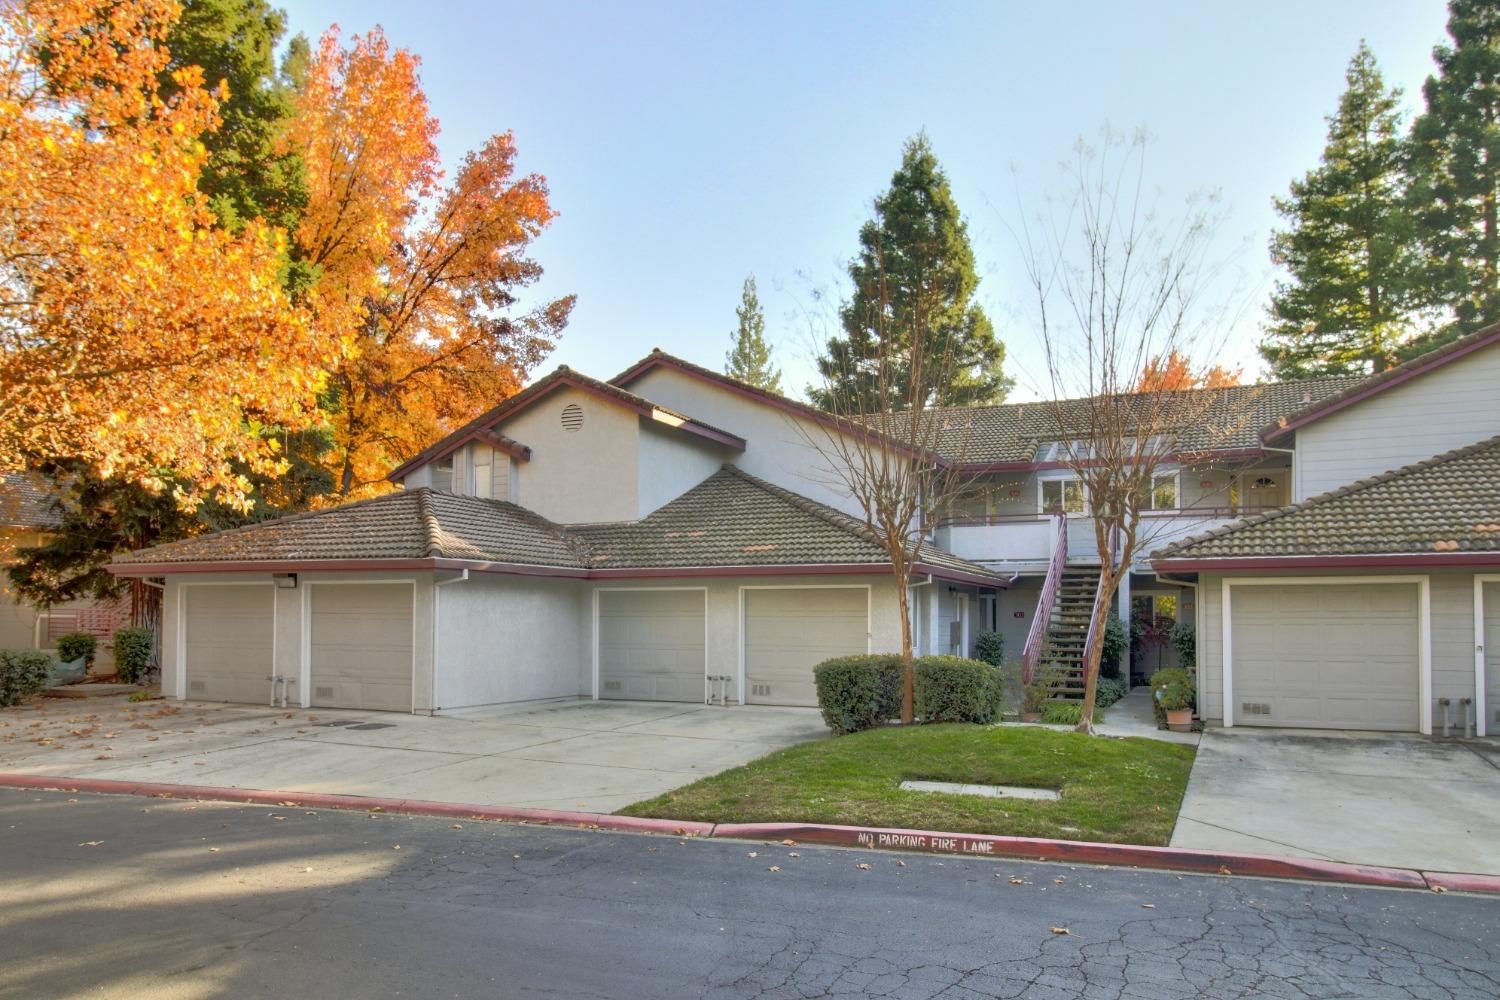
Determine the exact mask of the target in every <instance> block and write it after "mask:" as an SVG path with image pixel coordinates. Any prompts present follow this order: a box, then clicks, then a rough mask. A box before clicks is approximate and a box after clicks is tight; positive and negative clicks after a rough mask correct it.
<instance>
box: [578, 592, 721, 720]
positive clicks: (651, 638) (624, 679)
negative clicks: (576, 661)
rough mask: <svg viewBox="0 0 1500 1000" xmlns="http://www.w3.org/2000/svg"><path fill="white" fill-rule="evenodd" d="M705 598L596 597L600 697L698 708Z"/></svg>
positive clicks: (612, 594) (664, 595)
mask: <svg viewBox="0 0 1500 1000" xmlns="http://www.w3.org/2000/svg"><path fill="white" fill-rule="evenodd" d="M703 593H704V592H703V591H701V590H601V591H599V697H601V698H629V699H640V700H645V701H693V702H701V701H702V700H703V675H704V673H705V668H704V647H703V621H704V619H703V615H704V597H703Z"/></svg>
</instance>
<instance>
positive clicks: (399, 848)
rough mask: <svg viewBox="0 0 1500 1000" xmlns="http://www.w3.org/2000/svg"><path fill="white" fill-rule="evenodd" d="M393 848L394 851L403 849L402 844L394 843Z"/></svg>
mask: <svg viewBox="0 0 1500 1000" xmlns="http://www.w3.org/2000/svg"><path fill="white" fill-rule="evenodd" d="M391 850H393V851H399V850H401V845H400V844H392V845H391Z"/></svg>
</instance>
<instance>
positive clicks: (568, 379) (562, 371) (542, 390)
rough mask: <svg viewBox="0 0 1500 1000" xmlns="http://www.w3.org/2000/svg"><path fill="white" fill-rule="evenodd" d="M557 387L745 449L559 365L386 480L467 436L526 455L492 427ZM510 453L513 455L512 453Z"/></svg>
mask: <svg viewBox="0 0 1500 1000" xmlns="http://www.w3.org/2000/svg"><path fill="white" fill-rule="evenodd" d="M559 385H571V386H574V387H576V388H579V389H583V390H584V391H585V392H591V393H593V394H594V395H597V396H604V397H606V398H609V399H613V400H615V401H616V402H619V403H622V404H624V405H625V406H628V407H630V408H631V409H633V410H636V411H638V412H642V413H653V412H660V413H662V414H665V415H666V416H668V417H670V418H672V421H673V422H672V424H670V425H669V426H680V427H682V428H683V429H684V430H687V431H688V432H690V433H700V434H706V435H707V436H711V437H714V438H715V439H719V440H721V441H722V442H723V443H727V444H729V445H730V446H731V447H738V448H744V446H745V440H744V439H743V438H741V437H740V436H739V435H738V434H735V433H733V432H732V431H727V430H724V429H723V428H720V427H715V426H714V425H712V424H709V423H705V422H704V421H702V420H698V419H696V418H694V417H690V416H688V415H687V414H685V413H679V412H677V411H676V410H673V409H670V408H668V407H665V406H661V405H658V404H657V403H653V402H652V401H651V400H649V399H647V398H645V397H644V396H637V395H636V394H635V393H633V392H629V391H627V390H625V389H622V388H620V387H619V386H617V385H612V384H610V383H609V382H601V381H599V380H598V379H596V378H592V377H590V376H588V375H585V374H583V373H582V372H577V371H574V370H573V369H571V368H569V367H568V366H567V365H559V366H558V367H557V368H555V369H553V370H552V371H551V372H548V373H547V374H546V375H545V376H543V377H542V378H539V379H537V380H536V381H535V382H533V383H531V384H530V385H528V386H527V387H526V388H524V389H522V390H521V391H520V392H518V393H516V394H515V395H514V396H511V397H510V398H508V399H506V400H505V401H504V402H502V403H501V404H500V405H499V406H495V407H492V408H491V409H489V410H487V411H485V412H484V413H481V414H480V415H479V416H477V417H475V418H474V419H473V420H471V421H469V422H468V423H467V424H464V425H463V426H462V427H460V428H458V429H457V430H455V431H454V432H453V433H451V434H449V435H447V436H446V437H444V438H442V439H441V440H439V441H436V442H434V443H433V444H430V445H428V446H427V447H426V448H423V449H422V450H421V451H419V452H417V453H416V454H415V455H413V456H412V457H411V458H409V459H407V460H406V461H405V462H403V463H401V465H400V466H398V467H397V468H395V469H394V470H392V471H391V473H390V475H388V476H387V477H386V478H387V479H389V480H391V481H393V482H394V481H395V480H398V479H400V478H401V477H402V476H404V475H405V474H406V473H407V472H409V471H411V470H412V469H415V468H417V467H418V466H421V465H423V464H425V463H427V462H430V461H432V460H433V459H435V458H441V457H442V456H443V455H444V454H446V453H447V452H449V451H452V450H453V449H454V448H456V447H457V446H458V445H460V444H462V443H463V442H464V441H466V440H468V439H469V438H470V437H471V436H473V435H475V434H479V433H487V434H489V435H492V436H494V437H496V438H499V439H500V440H501V441H503V442H505V444H504V445H502V447H505V448H506V450H511V448H512V446H513V448H514V449H519V450H525V451H527V452H528V453H529V451H530V449H528V448H526V446H525V445H524V444H522V443H521V442H516V441H512V440H511V439H510V438H508V437H505V435H503V434H499V433H497V432H495V431H494V430H493V429H492V428H493V427H494V425H495V424H496V423H498V422H499V421H501V420H504V419H505V418H506V417H508V416H510V415H511V414H512V413H515V412H516V411H517V410H521V409H524V408H525V407H527V406H529V405H530V404H531V403H533V402H535V401H536V400H538V399H541V398H542V397H543V396H545V395H547V393H549V392H551V391H552V390H553V389H555V388H557V387H558V386H559ZM512 453H515V452H514V451H513V452H512Z"/></svg>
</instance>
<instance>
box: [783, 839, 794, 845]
mask: <svg viewBox="0 0 1500 1000" xmlns="http://www.w3.org/2000/svg"><path fill="white" fill-rule="evenodd" d="M781 843H782V846H783V847H796V846H797V842H796V841H795V840H791V839H787V840H783V841H782V842H781Z"/></svg>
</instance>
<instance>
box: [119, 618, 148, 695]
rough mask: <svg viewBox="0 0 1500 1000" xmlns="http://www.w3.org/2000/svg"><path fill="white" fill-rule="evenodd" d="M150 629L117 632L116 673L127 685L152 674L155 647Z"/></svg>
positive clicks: (120, 630)
mask: <svg viewBox="0 0 1500 1000" xmlns="http://www.w3.org/2000/svg"><path fill="white" fill-rule="evenodd" d="M155 645H156V644H155V642H154V641H153V636H152V634H151V630H150V629H149V628H135V627H130V628H122V629H119V630H117V631H116V632H115V641H114V651H115V673H116V675H118V676H119V678H120V680H122V681H124V682H125V683H126V684H135V683H136V682H138V681H142V680H145V679H146V675H147V674H149V673H150V672H151V651H152V649H153V648H154V646H155Z"/></svg>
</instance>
